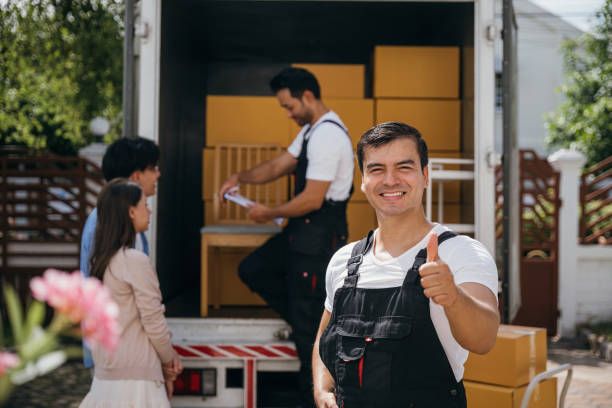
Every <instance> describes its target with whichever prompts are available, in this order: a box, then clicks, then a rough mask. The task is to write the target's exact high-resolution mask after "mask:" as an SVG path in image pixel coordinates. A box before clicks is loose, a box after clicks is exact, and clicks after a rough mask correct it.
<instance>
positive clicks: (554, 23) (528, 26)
mask: <svg viewBox="0 0 612 408" xmlns="http://www.w3.org/2000/svg"><path fill="white" fill-rule="evenodd" d="M497 3H498V7H497V10H498V17H497V21H498V23H497V24H498V26H499V27H500V28H501V27H502V22H501V14H500V13H501V7H500V6H499V4H500V3H501V1H500V0H497ZM514 7H515V11H516V14H517V24H518V76H519V84H518V139H519V143H518V144H519V148H520V149H533V150H535V151H536V152H538V154H540V155H542V156H544V155H545V153H546V150H545V148H544V137H545V135H546V130H545V126H544V123H545V120H544V114H546V113H548V112H552V111H554V110H556V108H557V106H559V105H560V104H561V103H562V102H563V97H562V96H561V94H559V93H557V92H556V91H555V90H556V89H557V88H558V87H559V86H560V85H562V84H563V83H564V82H565V74H564V71H563V56H562V54H561V51H560V47H561V43H562V42H563V41H564V40H565V39H567V38H576V37H578V36H579V35H580V34H582V31H580V30H579V29H577V28H576V27H574V26H572V25H570V24H569V23H567V22H565V21H564V20H562V19H560V18H559V17H556V16H554V15H553V14H550V13H548V12H547V11H546V10H544V9H542V8H540V7H538V6H536V5H534V4H533V3H531V2H529V1H528V0H514ZM502 47H503V46H502V44H501V41H500V42H499V43H498V46H497V58H498V59H501V56H502ZM497 66H498V67H500V68H501V64H499V63H498V64H497ZM501 120H502V117H501V114H499V113H498V114H497V115H496V118H495V121H496V126H495V131H496V134H495V147H496V150H497V151H498V152H501V151H502V133H501V130H502V125H501Z"/></svg>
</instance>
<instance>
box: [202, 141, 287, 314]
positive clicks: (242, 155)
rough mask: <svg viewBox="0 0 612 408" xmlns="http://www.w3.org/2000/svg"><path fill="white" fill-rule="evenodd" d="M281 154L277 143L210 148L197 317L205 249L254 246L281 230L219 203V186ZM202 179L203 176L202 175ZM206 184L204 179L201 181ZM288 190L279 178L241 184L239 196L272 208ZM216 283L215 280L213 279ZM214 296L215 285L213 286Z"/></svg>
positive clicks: (215, 301)
mask: <svg viewBox="0 0 612 408" xmlns="http://www.w3.org/2000/svg"><path fill="white" fill-rule="evenodd" d="M281 152H282V147H281V146H280V145H278V144H240V143H227V144H219V145H217V146H215V148H214V169H213V191H214V195H213V200H212V206H213V211H212V222H211V223H209V224H208V225H205V226H204V227H203V228H202V229H201V235H202V262H201V297H200V314H201V315H202V316H207V315H208V285H209V278H210V275H209V271H208V263H209V257H208V255H209V249H211V248H218V247H258V246H260V245H262V244H263V243H264V242H265V241H266V240H267V239H268V238H270V237H271V236H272V235H274V234H276V233H278V232H280V231H281V227H279V226H278V225H276V224H274V223H269V224H256V223H255V222H253V221H252V220H250V219H249V218H248V216H247V211H246V209H244V208H242V207H240V206H238V205H237V204H235V203H228V204H227V205H226V206H223V205H222V204H221V200H220V197H219V196H218V192H219V189H220V188H221V185H222V183H223V182H224V181H225V180H227V178H228V177H229V176H230V175H232V174H234V173H236V172H238V171H242V170H246V169H249V168H251V167H253V166H255V165H257V164H259V163H262V162H264V161H266V160H269V159H271V158H273V157H275V156H277V155H278V154H280V153H281ZM205 176H206V175H205ZM204 180H205V182H206V177H205V178H204ZM288 188H289V184H288V178H287V177H282V178H280V179H278V180H275V181H273V182H271V183H266V184H259V185H252V184H247V185H241V186H240V191H239V193H240V194H242V195H243V196H245V197H247V198H249V199H251V200H253V201H255V202H258V203H261V204H264V205H268V206H276V205H279V204H281V203H282V202H284V201H286V199H287V191H288ZM214 281H215V282H218V279H214ZM213 288H214V290H215V292H214V293H215V295H216V294H217V293H218V291H219V288H218V285H214V287H213ZM213 305H214V307H216V308H218V307H219V300H218V296H213Z"/></svg>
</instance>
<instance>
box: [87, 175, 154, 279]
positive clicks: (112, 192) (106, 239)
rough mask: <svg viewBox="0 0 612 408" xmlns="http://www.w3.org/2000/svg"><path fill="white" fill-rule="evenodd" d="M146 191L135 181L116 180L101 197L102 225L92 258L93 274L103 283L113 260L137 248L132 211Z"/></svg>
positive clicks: (99, 223)
mask: <svg viewBox="0 0 612 408" xmlns="http://www.w3.org/2000/svg"><path fill="white" fill-rule="evenodd" d="M142 194H143V192H142V187H140V185H139V184H138V183H136V182H134V181H131V180H128V179H123V178H116V179H114V180H112V181H110V182H109V183H108V184H106V185H105V186H104V188H102V191H101V192H100V195H99V196H98V204H97V209H98V223H97V225H96V233H95V237H94V247H93V251H92V253H91V257H90V258H89V274H90V276H93V277H95V278H98V279H100V280H103V279H104V272H105V271H106V268H107V267H108V264H109V262H110V260H111V258H112V257H113V256H114V255H115V254H116V253H117V251H119V250H120V249H121V248H123V247H133V246H134V242H135V240H136V231H135V230H134V224H133V222H132V219H131V218H130V207H133V206H136V205H138V202H139V201H140V198H141V197H142Z"/></svg>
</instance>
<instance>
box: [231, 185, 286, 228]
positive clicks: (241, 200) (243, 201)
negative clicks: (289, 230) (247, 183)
mask: <svg viewBox="0 0 612 408" xmlns="http://www.w3.org/2000/svg"><path fill="white" fill-rule="evenodd" d="M239 189H240V187H234V188H230V189H229V190H227V192H226V193H225V194H224V195H223V197H224V198H225V199H226V200H228V201H231V202H233V203H236V204H238V205H239V206H241V207H244V208H248V207H249V205H252V204H255V201H252V200H249V199H248V198H246V197H245V196H243V195H242V194H239V193H237V191H238V190H239ZM232 193H235V194H232ZM272 221H274V222H275V223H276V225H278V226H280V225H282V223H283V219H282V218H274V219H273V220H272Z"/></svg>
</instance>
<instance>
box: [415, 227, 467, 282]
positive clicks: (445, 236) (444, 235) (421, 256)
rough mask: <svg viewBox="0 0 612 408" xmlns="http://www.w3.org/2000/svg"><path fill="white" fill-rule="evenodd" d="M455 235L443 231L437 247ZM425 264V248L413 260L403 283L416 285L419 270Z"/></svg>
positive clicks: (451, 232) (454, 233)
mask: <svg viewBox="0 0 612 408" xmlns="http://www.w3.org/2000/svg"><path fill="white" fill-rule="evenodd" d="M456 236H457V233H456V232H453V231H444V232H443V233H442V234H440V235H438V246H439V245H441V244H442V243H443V242H444V241H446V240H448V239H451V238H453V237H456ZM425 262H427V248H422V249H421V250H420V251H419V253H418V254H417V256H416V258H414V263H413V264H412V267H411V268H410V269H409V270H408V273H407V274H406V280H405V282H404V283H416V282H417V281H418V280H419V276H420V275H419V268H420V267H421V266H422V265H423V264H424V263H425Z"/></svg>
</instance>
